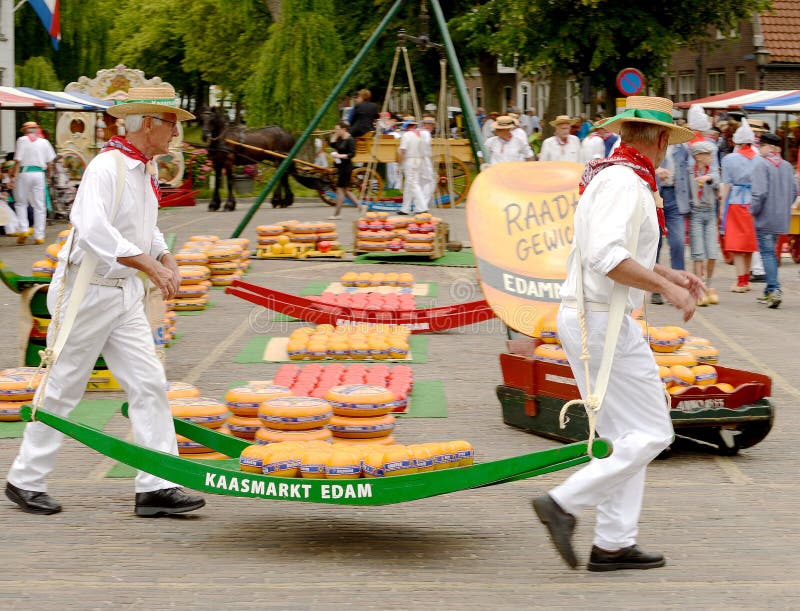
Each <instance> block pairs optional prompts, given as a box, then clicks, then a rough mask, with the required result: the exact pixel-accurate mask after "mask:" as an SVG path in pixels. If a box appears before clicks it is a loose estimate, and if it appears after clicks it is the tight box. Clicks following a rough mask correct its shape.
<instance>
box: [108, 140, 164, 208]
mask: <svg viewBox="0 0 800 611" xmlns="http://www.w3.org/2000/svg"><path fill="white" fill-rule="evenodd" d="M115 149H116V150H118V151H119V152H120V153H122V154H123V155H125V156H126V157H130V158H131V159H135V160H136V161H141V162H142V163H143V164H144V170H145V172H147V173H148V174H150V172H149V168H148V165H147V164H148V163H149V162H150V159H148V158H147V157H145V156H144V153H142V151H140V150H139V149H137V148H136V147H135V146H133V145H132V144H131V143H130V142H129V141H128V140H127V139H125V137H123V136H112V138H111V140H109V141H108V142H106V145H105V146H104V147H103V150H102V151H100V152H101V153H105V152H106V151H111V150H115ZM150 186H151V187H153V193H155V194H156V200H157V201H159V202H160V201H161V187H159V186H158V176H157V175H155V174H150Z"/></svg>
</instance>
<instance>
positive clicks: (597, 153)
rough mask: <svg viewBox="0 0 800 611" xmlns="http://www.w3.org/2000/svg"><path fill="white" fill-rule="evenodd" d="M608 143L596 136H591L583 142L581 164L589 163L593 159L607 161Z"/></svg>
mask: <svg viewBox="0 0 800 611" xmlns="http://www.w3.org/2000/svg"><path fill="white" fill-rule="evenodd" d="M605 157H606V143H605V141H604V140H603V139H602V138H601V137H600V136H597V135H596V134H589V135H588V136H586V138H584V140H583V142H581V162H582V163H588V162H590V161H591V160H592V159H605Z"/></svg>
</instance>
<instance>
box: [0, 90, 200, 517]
mask: <svg viewBox="0 0 800 611" xmlns="http://www.w3.org/2000/svg"><path fill="white" fill-rule="evenodd" d="M128 95H129V101H128V102H123V103H120V104H118V105H117V106H113V107H111V108H109V109H108V111H107V112H108V113H109V114H110V115H111V116H114V117H124V118H125V122H126V130H127V136H125V137H120V136H115V137H114V138H112V139H111V140H110V141H109V142H108V143H107V144H106V147H105V148H104V149H103V151H102V152H101V153H100V154H98V155H97V156H96V157H95V158H94V159H93V160H92V161H91V163H89V165H88V166H87V168H86V171H85V173H84V175H83V179H82V181H81V185H80V188H79V190H78V194H77V196H76V199H75V202H74V204H73V206H72V210H71V214H70V221H71V223H72V226H73V230H72V233H71V234H70V237H69V238H68V240H67V242H66V243H65V245H64V247H63V248H62V249H61V252H60V254H59V261H58V265H57V267H56V271H55V273H54V275H53V280H52V282H51V284H50V288H49V290H48V294H47V302H48V303H47V305H48V309H49V310H50V312H51V314H53V318H54V319H55V318H56V316H59V317H61V319H62V320H63V316H64V312H65V311H66V309H67V305H68V304H69V301H70V298H71V296H72V291H73V284H74V283H75V279H76V277H77V275H78V270H79V268H80V267H81V265H83V264H86V260H87V255H93V257H94V258H96V260H97V264H96V267H94V274H93V276H92V277H91V280H90V283H89V285H88V290H87V291H86V294H85V296H84V297H83V299H82V301H81V302H80V306H79V308H78V311H77V316H76V318H75V320H74V324H73V325H72V326H71V329H69V328H64V329H61V330H60V332H61V333H63V332H68V335H67V340H66V343H65V344H64V346H63V349H62V350H61V352H60V354H59V355H57V356H56V358H55V362H53V363H51V364H49V367H50V375H49V378H47V383H46V385H43V386H40V388H39V389H38V390H37V394H38V395H37V397H36V399H35V404H41V405H42V408H43V409H46V410H47V411H49V412H51V413H53V414H56V415H58V416H61V417H67V416H69V414H70V412H71V411H72V409H73V408H74V407H75V406H76V405H77V403H78V402H79V401H80V399H81V397H82V396H83V393H84V391H85V389H86V383H87V381H88V379H89V375H90V374H91V371H92V368H93V367H94V364H95V362H96V360H97V357H98V355H100V354H101V353H102V355H103V358H104V359H105V362H106V363H107V364H108V366H109V369H110V370H111V371H112V372H113V374H114V377H115V378H116V379H117V380H118V381H119V383H120V385H121V386H122V387H123V389H124V390H125V392H126V393H127V395H128V402H129V416H130V421H131V427H132V429H133V439H134V442H135V443H136V444H138V445H141V446H143V447H147V448H151V449H153V450H158V451H161V452H166V453H169V454H177V452H178V448H177V443H176V438H175V429H174V426H173V423H172V414H171V411H170V407H169V403H168V401H167V394H166V389H167V381H166V375H165V373H164V366H163V364H162V362H161V361H160V360H159V358H158V357H157V355H156V349H155V344H154V341H153V335H152V332H151V329H150V324H149V322H148V319H147V317H146V316H145V310H144V297H145V288H144V284H143V282H142V280H141V279H140V276H141V275H144V276H146V277H147V278H149V280H150V281H151V282H152V283H153V284H154V285H155V286H156V287H157V288H158V289H160V290H161V292H162V294H163V296H164V298H166V299H170V298H172V297H173V296H174V295H175V293H176V291H177V289H178V286H179V284H180V273H179V271H178V266H177V263H176V261H175V258H174V257H173V256H172V254H170V252H169V250H168V249H167V246H166V243H165V241H164V237H163V235H162V234H161V232H160V231H159V229H158V227H157V225H156V221H157V217H158V175H157V171H156V167H155V164H154V163H153V161H152V159H153V157H154V156H155V155H163V154H165V153H167V152H168V149H169V142H170V140H171V139H172V138H173V137H174V136H176V135H177V133H178V132H177V127H176V126H177V122H178V121H185V120H188V119H193V118H194V116H193V115H192V114H191V113H189V112H186V111H185V110H183V109H181V108H178V106H177V100H176V99H175V92H174V90H173V89H172V87H167V86H159V87H141V88H131V89H130V90H129V92H128ZM169 102H172V103H171V104H170V103H169ZM119 181H124V184H123V185H122V187H121V189H120V190H118V184H119ZM92 261H93V259H92ZM57 331H58V330H57V329H56V325H55V324H51V325H50V328H49V331H48V341H47V343H48V347H49V348H52V347H53V345H54V343H55V335H56V332H57ZM63 438H64V436H63V435H62V434H61V433H59V432H57V431H56V430H55V429H52V428H50V427H48V426H47V425H45V424H42V423H41V422H31V423H29V424H28V425H27V427H26V428H25V434H24V436H23V439H22V444H21V446H20V449H19V453H18V455H17V457H16V459H15V460H14V462H13V464H12V466H11V470H10V471H9V473H8V477H7V484H6V496H7V497H8V498H9V499H10V500H11V501H13V502H14V503H16V504H17V505H19V507H20V508H21V509H22V510H23V511H25V512H28V513H37V514H52V513H57V512H59V511H61V505H60V504H59V503H58V502H57V501H56V500H55V499H53V498H52V497H51V496H50V495H49V494H48V492H47V482H46V478H47V475H48V474H49V473H50V472H51V471H52V470H53V468H54V467H55V465H56V459H57V455H58V451H59V448H60V447H61V443H62V441H63ZM135 490H136V501H135V513H136V515H139V516H148V517H151V516H152V517H154V516H159V515H164V514H173V513H183V512H187V511H192V510H195V509H198V508H200V507H202V506H203V505H204V504H205V501H204V500H203V499H202V497H199V496H196V495H190V494H187V493H185V492H184V491H183V490H181V489H180V488H178V487H177V486H176V485H175V484H173V483H171V482H168V481H165V480H163V479H161V478H159V477H156V476H154V475H150V474H148V473H145V472H142V471H140V472H139V473H138V474H137V476H136V480H135Z"/></svg>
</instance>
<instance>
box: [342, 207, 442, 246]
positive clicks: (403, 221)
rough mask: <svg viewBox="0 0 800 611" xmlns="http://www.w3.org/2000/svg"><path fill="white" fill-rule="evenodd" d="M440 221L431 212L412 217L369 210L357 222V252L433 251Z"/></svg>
mask: <svg viewBox="0 0 800 611" xmlns="http://www.w3.org/2000/svg"><path fill="white" fill-rule="evenodd" d="M440 221H441V219H439V218H437V217H435V216H433V215H431V214H430V213H428V212H420V213H418V214H415V215H414V216H413V217H412V218H409V217H407V216H389V213H388V212H367V213H366V214H364V216H362V217H361V218H359V219H358V221H357V222H356V252H361V251H364V252H376V251H391V252H401V251H402V252H409V253H413V252H422V253H426V252H431V251H433V243H434V241H435V239H436V226H437V225H438V224H439V222H440Z"/></svg>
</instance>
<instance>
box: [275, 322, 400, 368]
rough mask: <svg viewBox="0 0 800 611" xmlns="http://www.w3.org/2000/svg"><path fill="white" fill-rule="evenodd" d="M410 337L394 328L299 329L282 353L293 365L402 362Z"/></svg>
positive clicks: (338, 327) (384, 326) (345, 326)
mask: <svg viewBox="0 0 800 611" xmlns="http://www.w3.org/2000/svg"><path fill="white" fill-rule="evenodd" d="M410 333H411V331H410V330H409V329H408V328H406V327H402V326H398V325H382V324H377V325H368V324H365V323H357V324H347V325H337V326H336V327H334V326H333V325H329V324H322V325H317V326H316V327H300V328H299V329H295V330H294V331H292V333H291V334H290V335H289V342H288V343H287V345H286V351H287V354H288V357H289V359H290V360H293V361H302V360H305V359H308V360H311V361H320V360H324V359H335V360H344V359H353V360H364V359H372V360H385V359H405V358H406V357H408V354H409V343H408V336H409V334H410Z"/></svg>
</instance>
